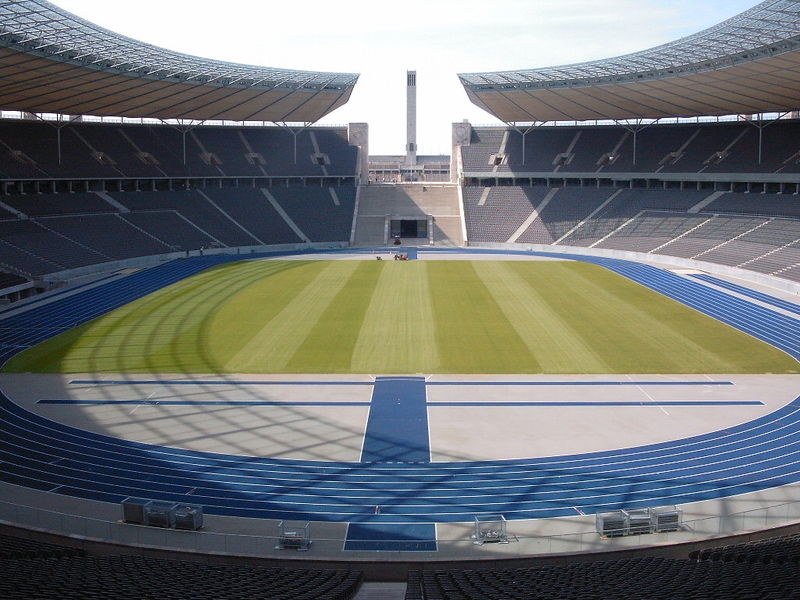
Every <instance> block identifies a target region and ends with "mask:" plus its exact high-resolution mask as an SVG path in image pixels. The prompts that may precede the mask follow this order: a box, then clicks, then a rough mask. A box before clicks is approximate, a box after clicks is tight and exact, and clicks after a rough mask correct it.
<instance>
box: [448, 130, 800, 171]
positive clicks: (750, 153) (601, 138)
mask: <svg viewBox="0 0 800 600" xmlns="http://www.w3.org/2000/svg"><path fill="white" fill-rule="evenodd" d="M798 134H800V122H798V121H777V122H774V123H773V124H772V125H771V126H769V127H766V128H764V129H763V131H762V135H763V139H762V153H761V154H762V156H761V163H760V164H759V161H758V157H759V153H758V139H759V131H758V129H756V127H754V126H753V125H751V124H749V123H742V122H738V123H705V124H700V123H697V124H680V125H673V124H665V125H652V126H649V127H647V128H644V129H641V130H640V131H638V132H637V134H636V142H635V152H636V155H635V162H634V135H633V133H632V131H631V130H629V129H627V128H625V127H622V126H587V127H536V128H533V129H531V130H530V131H528V133H526V134H525V148H524V153H523V147H522V140H523V138H522V135H521V134H520V133H518V132H516V131H514V130H511V129H507V128H487V127H482V128H474V129H473V130H472V137H471V139H470V143H469V145H466V146H462V147H461V153H462V162H463V165H464V171H466V172H470V173H491V172H499V173H514V172H517V173H519V172H531V173H556V172H557V173H567V174H568V173H598V174H600V173H604V172H613V173H699V172H703V173H797V172H800V156H798V154H800V142H798V141H797V140H798V139H800V136H799V135H798ZM501 153H502V154H501ZM498 154H501V156H502V159H501V160H497V156H498ZM523 154H524V163H523ZM498 163H499V164H498Z"/></svg>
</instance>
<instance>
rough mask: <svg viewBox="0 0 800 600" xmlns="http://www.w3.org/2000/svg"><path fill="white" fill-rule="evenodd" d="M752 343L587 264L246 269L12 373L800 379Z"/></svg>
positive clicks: (115, 320)
mask: <svg viewBox="0 0 800 600" xmlns="http://www.w3.org/2000/svg"><path fill="white" fill-rule="evenodd" d="M799 367H800V365H798V363H797V362H796V361H795V360H794V359H792V358H791V357H789V356H788V355H786V354H784V353H783V352H781V351H779V350H777V349H775V348H772V347H771V346H769V345H767V344H764V343H762V342H760V341H758V340H756V339H754V338H751V337H750V336H748V335H746V334H744V333H741V332H739V331H737V330H735V329H733V328H731V327H728V326H727V325H723V324H721V323H719V322H717V321H715V320H713V319H711V318H709V317H706V316H704V315H702V314H700V313H698V312H695V311H693V310H691V309H689V308H686V307H684V306H683V305H681V304H679V303H677V302H675V301H673V300H670V299H668V298H666V297H664V296H661V295H660V294H657V293H655V292H652V291H650V290H648V289H647V288H645V287H643V286H640V285H638V284H636V283H633V282H631V281H629V280H627V279H625V278H623V277H621V276H618V275H616V274H614V273H611V272H609V271H607V270H605V269H602V268H600V267H597V266H595V265H591V264H587V263H580V262H567V261H409V262H395V261H371V260H368V261H353V260H338V261H258V262H242V263H235V264H228V265H224V266H221V267H218V268H214V269H211V270H209V271H206V272H204V273H201V274H200V275H197V276H195V277H192V278H190V279H187V280H185V281H182V282H180V283H177V284H175V285H172V286H170V287H168V288H165V289H163V290H160V291H159V292H157V293H154V294H151V295H150V296H147V297H146V298H142V299H140V300H138V301H136V302H133V303H131V304H129V305H127V306H125V307H123V308H120V309H118V310H116V311H114V312H112V313H110V314H108V315H106V316H104V317H102V318H100V319H97V320H95V321H92V322H91V323H87V324H86V325H83V326H81V327H77V328H75V329H73V330H71V331H68V332H66V333H64V334H62V335H60V336H58V337H56V338H53V339H51V340H49V341H47V342H44V343H43V344H40V345H39V346H36V347H35V348H31V349H30V350H28V351H26V352H24V353H22V354H20V355H18V356H16V357H15V358H14V359H12V360H11V361H10V362H9V363H7V365H6V366H5V369H4V370H5V371H13V372H66V373H77V372H87V373H103V372H113V373H178V374H180V373H373V374H375V373H465V374H466V373H487V374H488V373H562V374H566V373H576V374H579V373H796V372H798V371H799V370H800V369H799Z"/></svg>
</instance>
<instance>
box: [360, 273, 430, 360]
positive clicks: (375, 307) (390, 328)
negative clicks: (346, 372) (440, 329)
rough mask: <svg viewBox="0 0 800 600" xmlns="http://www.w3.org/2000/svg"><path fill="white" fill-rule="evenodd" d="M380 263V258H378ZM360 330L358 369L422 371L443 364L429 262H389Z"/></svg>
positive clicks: (378, 282)
mask: <svg viewBox="0 0 800 600" xmlns="http://www.w3.org/2000/svg"><path fill="white" fill-rule="evenodd" d="M376 263H377V261H376ZM382 265H383V266H382V268H381V275H380V278H379V279H378V281H377V285H376V286H375V289H374V292H373V294H372V298H371V299H370V302H369V307H368V309H367V312H366V315H365V317H364V321H363V323H362V324H361V329H360V331H359V332H358V343H357V344H356V346H355V348H354V350H353V355H352V360H351V363H350V368H351V370H352V372H354V373H422V372H432V371H435V370H437V369H438V368H439V352H438V348H437V344H436V337H435V329H434V327H433V323H434V315H433V304H432V302H431V290H430V282H429V278H428V266H429V265H430V263H427V262H425V261H412V262H406V261H400V262H395V261H385V262H383V263H382Z"/></svg>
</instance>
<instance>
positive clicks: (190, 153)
mask: <svg viewBox="0 0 800 600" xmlns="http://www.w3.org/2000/svg"><path fill="white" fill-rule="evenodd" d="M58 137H59V134H58V129H57V128H56V127H55V124H54V123H48V122H32V121H18V120H0V178H10V179H16V178H24V179H39V180H42V179H47V178H106V179H116V178H121V177H132V178H150V177H185V176H192V177H224V176H241V177H247V176H256V177H258V176H281V177H282V176H328V175H330V176H348V177H352V176H353V175H354V174H355V171H356V161H357V153H358V149H357V148H355V147H353V146H350V145H349V144H348V141H347V131H346V130H345V129H344V128H341V127H340V128H322V127H320V128H307V129H304V130H302V131H299V132H298V131H296V130H294V131H292V130H290V129H288V128H283V127H211V126H202V127H195V128H192V129H189V130H188V131H187V132H186V133H185V134H184V133H183V131H179V130H178V129H176V128H175V127H172V126H169V125H129V124H125V125H122V124H105V123H82V122H74V123H69V124H66V125H62V126H61V129H60V140H61V156H60V160H59V152H58ZM295 140H296V148H295ZM184 141H185V145H184ZM184 154H185V158H186V160H185V162H184ZM295 157H296V160H295ZM321 163H323V164H321Z"/></svg>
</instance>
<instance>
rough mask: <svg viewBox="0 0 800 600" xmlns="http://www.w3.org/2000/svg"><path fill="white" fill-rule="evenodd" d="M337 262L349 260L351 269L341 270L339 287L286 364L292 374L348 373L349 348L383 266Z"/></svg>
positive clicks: (349, 371) (349, 368) (353, 345)
mask: <svg viewBox="0 0 800 600" xmlns="http://www.w3.org/2000/svg"><path fill="white" fill-rule="evenodd" d="M339 262H340V263H345V262H349V263H351V265H352V266H355V269H352V268H347V269H342V273H341V275H340V277H341V279H342V286H341V287H340V289H339V291H338V292H337V294H336V296H334V297H333V298H332V299H331V300H330V302H329V303H328V305H327V307H326V308H325V310H324V311H323V312H322V313H320V314H319V316H318V317H317V319H316V322H315V323H314V324H313V327H311V329H310V330H309V331H308V334H307V335H306V338H305V340H304V341H303V343H302V344H300V345H299V346H298V347H297V349H296V350H295V351H294V353H293V354H292V356H291V359H290V360H289V361H288V362H287V363H286V369H287V370H288V371H290V372H292V373H298V372H300V373H302V372H313V373H351V372H352V369H351V367H350V362H351V358H352V356H353V350H354V348H355V346H356V343H357V341H358V334H359V331H360V329H361V325H362V323H363V322H364V317H365V314H366V312H367V307H368V306H369V303H370V300H371V298H373V295H374V291H375V287H376V285H377V283H378V279H379V278H380V275H381V271H382V269H383V265H382V264H377V261H376V264H373V263H371V262H364V261H339ZM333 264H334V265H335V264H336V263H333ZM351 265H348V267H350V266H351Z"/></svg>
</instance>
